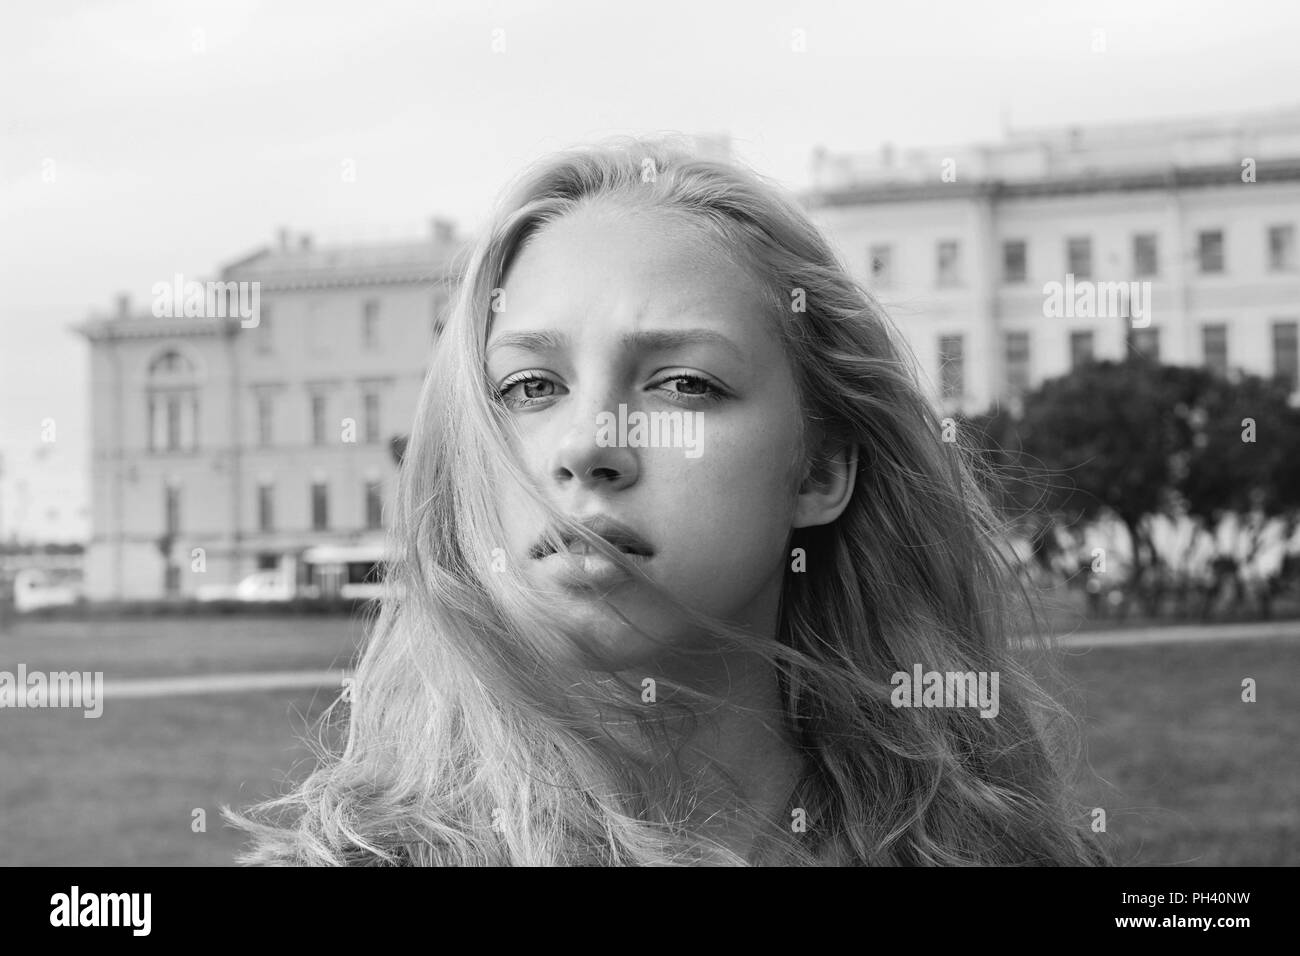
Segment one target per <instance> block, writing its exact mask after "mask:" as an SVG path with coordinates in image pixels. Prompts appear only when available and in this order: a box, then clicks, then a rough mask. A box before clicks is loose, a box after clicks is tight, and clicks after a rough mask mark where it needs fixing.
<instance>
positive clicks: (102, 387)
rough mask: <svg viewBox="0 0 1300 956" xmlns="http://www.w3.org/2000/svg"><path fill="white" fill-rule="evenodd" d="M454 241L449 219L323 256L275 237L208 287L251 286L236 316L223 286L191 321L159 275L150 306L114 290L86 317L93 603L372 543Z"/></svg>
mask: <svg viewBox="0 0 1300 956" xmlns="http://www.w3.org/2000/svg"><path fill="white" fill-rule="evenodd" d="M462 248H463V242H462V240H460V239H458V238H457V237H456V235H455V233H454V231H453V228H452V226H451V225H450V224H449V223H447V222H445V221H443V220H434V222H433V229H432V233H431V235H430V236H429V238H428V239H426V240H422V241H415V242H406V243H384V244H372V245H353V246H346V247H334V248H331V247H321V248H316V247H314V246H313V243H312V242H311V239H310V237H307V236H301V237H297V238H296V241H294V240H293V239H292V237H291V236H290V235H289V233H288V232H287V231H281V234H280V236H279V241H278V243H277V244H275V245H274V246H273V247H269V248H265V249H262V250H259V251H258V252H256V253H254V254H252V255H250V256H248V257H246V258H243V259H241V260H239V261H238V262H235V263H233V264H231V265H229V266H227V267H225V268H224V269H223V270H221V274H220V278H219V280H217V281H219V282H220V283H222V285H221V286H218V287H217V288H218V290H222V289H225V290H229V289H236V288H237V289H238V290H239V292H238V293H236V294H237V295H244V294H245V293H246V292H249V291H251V290H254V289H256V290H257V291H258V298H257V299H255V300H253V301H256V302H258V304H259V308H258V310H257V313H258V314H257V316H256V318H255V319H250V318H247V317H245V316H244V314H243V313H239V314H233V315H232V313H234V312H235V308H234V304H235V302H236V298H235V296H234V295H232V296H231V297H230V299H229V303H230V307H229V308H226V307H225V301H224V300H222V299H220V298H218V299H217V300H215V301H217V302H218V307H217V308H215V309H214V308H213V307H212V305H213V302H214V299H213V298H211V293H210V292H209V298H208V299H207V301H206V303H205V304H204V305H205V307H203V308H201V309H200V308H196V309H195V310H193V311H194V312H200V311H201V312H202V313H203V314H201V315H199V314H191V315H185V314H184V311H185V310H184V309H183V308H182V303H181V296H179V295H178V296H175V297H173V296H172V294H171V291H170V289H169V288H168V287H169V286H170V285H171V283H172V277H166V280H165V281H164V282H161V283H159V284H158V285H157V286H155V287H154V290H153V291H154V301H153V303H152V304H151V306H150V307H149V308H148V309H144V310H136V309H132V307H131V304H130V302H129V301H128V300H126V299H125V298H121V299H120V300H119V302H118V307H117V310H116V312H115V314H112V315H109V316H92V317H91V318H90V319H89V320H88V321H87V322H85V323H84V324H83V325H81V326H80V327H79V331H80V332H81V333H82V334H83V335H84V336H85V337H86V338H87V339H88V340H89V342H90V346H91V360H90V370H91V373H90V374H91V390H90V393H91V394H90V404H91V409H90V411H91V416H90V417H91V448H92V456H91V457H92V461H91V495H92V507H91V514H92V533H91V539H90V543H89V546H88V548H87V553H86V589H87V594H88V596H89V597H90V598H91V599H92V600H96V599H98V600H105V599H113V600H140V599H154V598H160V597H166V596H194V595H199V594H202V593H203V591H204V589H205V588H207V589H208V590H209V591H211V590H213V589H221V588H229V587H232V586H233V585H234V584H235V583H236V582H239V581H241V580H243V579H244V578H246V577H247V576H249V575H251V574H253V573H254V572H256V571H259V570H272V569H282V570H284V571H285V573H286V575H287V576H289V577H290V578H300V577H301V576H302V575H304V574H310V573H311V570H310V568H309V567H307V566H304V565H301V564H299V563H298V562H297V561H296V559H297V558H298V557H300V556H301V555H302V554H303V553H304V552H305V551H307V550H308V549H312V548H320V547H322V546H329V547H332V548H334V549H336V550H337V549H338V548H340V547H346V546H349V545H356V546H373V545H376V544H378V545H379V546H382V541H383V527H384V509H385V507H386V506H387V503H388V501H389V500H390V498H391V494H392V491H393V479H394V477H395V471H396V457H395V455H394V453H393V448H392V444H391V443H392V441H393V440H394V439H395V438H397V437H399V436H403V435H405V434H407V433H408V432H409V428H410V424H411V416H412V415H413V414H414V409H415V407H416V403H417V397H418V394H419V389H420V386H421V383H422V381H423V379H424V376H425V373H426V370H427V367H428V364H429V356H430V351H431V348H432V345H433V343H434V340H435V338H436V336H437V334H438V332H439V330H440V328H441V325H442V322H443V321H444V319H445V313H446V309H447V306H448V303H449V301H450V296H451V292H452V290H453V288H454V284H455V281H456V271H455V270H456V269H457V267H458V260H457V254H458V253H459V252H460V251H461V249H462ZM227 283H229V284H231V285H225V284H227ZM245 283H246V284H247V285H243V284H245ZM175 285H176V287H177V289H178V290H180V289H182V288H187V286H186V285H185V284H184V283H183V282H182V281H181V277H176V283H175ZM203 285H204V286H205V287H207V288H208V289H211V288H212V283H204V284H203ZM223 294H224V293H223ZM173 298H174V300H175V308H174V309H172V310H171V311H172V313H173V314H172V315H171V316H168V315H166V314H163V315H159V312H163V313H166V312H167V311H168V309H167V302H165V301H163V300H167V301H171V300H172V299H173ZM185 298H186V299H188V296H186V297H185ZM247 301H248V300H247V298H246V299H245V302H247ZM188 304H189V303H188V302H186V303H185V305H188ZM299 583H302V582H301V581H300V582H299ZM309 583H311V582H309ZM314 583H317V584H320V583H322V582H314ZM323 583H324V584H325V585H326V588H325V589H326V590H327V591H328V590H329V589H330V588H329V586H328V585H329V583H330V582H323ZM333 583H334V584H335V585H337V582H333Z"/></svg>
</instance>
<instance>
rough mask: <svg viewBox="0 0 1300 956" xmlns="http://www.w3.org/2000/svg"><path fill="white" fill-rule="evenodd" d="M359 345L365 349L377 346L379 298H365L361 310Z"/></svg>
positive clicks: (371, 350) (373, 348) (368, 349)
mask: <svg viewBox="0 0 1300 956" xmlns="http://www.w3.org/2000/svg"><path fill="white" fill-rule="evenodd" d="M361 345H362V347H363V348H365V349H366V351H370V352H373V351H374V350H375V349H377V348H379V300H378V299H367V300H366V304H365V305H364V306H363V307H362V312H361Z"/></svg>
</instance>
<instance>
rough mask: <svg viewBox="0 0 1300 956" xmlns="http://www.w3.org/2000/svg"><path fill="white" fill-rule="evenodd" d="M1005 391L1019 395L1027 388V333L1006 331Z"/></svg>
mask: <svg viewBox="0 0 1300 956" xmlns="http://www.w3.org/2000/svg"><path fill="white" fill-rule="evenodd" d="M1006 361H1007V391H1008V392H1009V393H1010V394H1012V395H1020V394H1022V393H1023V392H1024V391H1025V390H1026V389H1028V388H1029V333H1028V332H1008V333H1007V336H1006Z"/></svg>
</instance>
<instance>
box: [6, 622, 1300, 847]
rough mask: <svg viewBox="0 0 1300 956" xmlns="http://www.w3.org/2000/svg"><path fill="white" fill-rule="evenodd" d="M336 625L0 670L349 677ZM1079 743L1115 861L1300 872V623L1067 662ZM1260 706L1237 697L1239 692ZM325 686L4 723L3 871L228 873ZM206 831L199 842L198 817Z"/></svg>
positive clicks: (128, 703) (55, 641)
mask: <svg viewBox="0 0 1300 956" xmlns="http://www.w3.org/2000/svg"><path fill="white" fill-rule="evenodd" d="M360 634H361V630H360V626H359V625H358V624H356V623H355V622H348V621H346V620H344V619H339V618H299V619H283V618H277V619H265V620H261V621H259V620H256V619H246V618H226V619H206V620H191V619H185V620H175V619H172V620H152V621H141V622H131V621H119V622H108V623H100V624H93V625H90V624H82V623H69V622H40V623H39V624H30V623H29V624H24V625H22V627H21V628H20V629H18V630H16V631H11V632H10V633H8V634H5V635H0V669H10V670H12V669H13V668H14V667H15V666H16V664H17V662H19V661H22V662H23V663H26V664H27V666H28V668H29V669H31V670H37V669H40V670H57V669H71V668H75V669H78V670H103V671H105V674H106V676H109V677H145V676H162V675H165V674H196V673H221V672H231V671H241V670H279V669H290V668H313V669H314V668H330V667H343V666H348V665H349V664H350V662H351V657H352V655H353V652H354V650H355V647H356V643H357V640H358V638H359V637H360ZM1061 671H1062V674H1063V676H1064V678H1065V681H1066V686H1064V687H1063V688H1061V690H1062V691H1063V692H1064V693H1065V695H1066V696H1067V700H1068V702H1069V703H1070V704H1071V706H1072V707H1073V709H1074V710H1075V712H1076V713H1078V714H1079V715H1080V717H1081V719H1082V721H1083V726H1084V729H1085V731H1086V739H1085V750H1084V756H1085V758H1086V761H1087V764H1086V766H1085V768H1084V769H1083V770H1082V772H1081V773H1080V776H1079V782H1078V786H1077V793H1078V798H1079V801H1080V802H1081V803H1083V804H1085V805H1086V806H1087V807H1094V806H1100V807H1103V808H1105V809H1106V811H1107V838H1108V839H1109V840H1111V841H1112V842H1113V847H1114V851H1115V855H1116V858H1117V859H1118V860H1119V861H1121V862H1125V863H1139V864H1154V865H1179V864H1181V865H1189V864H1190V865H1225V864H1289V865H1296V864H1300V799H1298V797H1300V761H1297V759H1296V752H1297V746H1296V742H1297V727H1300V628H1298V629H1297V635H1296V638H1295V639H1282V640H1276V639H1275V640H1260V641H1234V642H1206V643H1195V644H1169V645H1156V646H1147V647H1134V648H1098V649H1093V650H1089V651H1074V652H1071V653H1070V654H1069V655H1068V656H1066V657H1065V658H1063V659H1062V661H1061ZM1244 677H1253V678H1255V680H1256V681H1257V683H1258V703H1254V704H1246V703H1242V702H1241V697H1240V695H1241V680H1242V678H1244ZM332 696H333V692H329V693H327V692H326V691H323V690H316V691H313V690H304V691H299V692H293V693H273V692H262V693H246V694H223V695H212V696H206V695H205V696H193V697H175V698H162V699H154V700H119V701H112V700H110V701H109V702H108V704H107V706H106V707H105V710H104V715H103V716H102V717H101V718H99V719H97V720H87V719H85V718H83V717H82V716H81V712H80V711H79V710H10V709H5V710H0V863H4V864H11V865H12V864H29V865H30V864H35V865H50V864H76V865H105V864H122V865H133V864H163V865H227V864H229V863H231V862H232V858H233V856H234V854H235V852H236V851H237V850H238V848H239V846H240V844H241V837H240V835H239V834H238V833H236V832H234V831H232V830H229V829H227V828H226V827H225V826H224V824H223V822H222V820H221V819H220V815H219V810H218V808H219V806H220V805H221V804H223V803H229V804H231V805H234V806H247V805H248V804H249V803H251V802H253V801H255V800H257V799H259V798H261V797H263V796H267V795H270V794H272V793H275V792H278V791H279V789H280V788H281V786H282V785H283V783H284V781H285V779H286V776H289V777H293V778H297V777H299V776H301V774H302V773H303V772H304V771H305V769H306V766H307V765H306V763H305V760H306V759H307V756H308V751H307V749H306V747H305V746H304V745H303V744H302V743H301V742H300V738H301V737H302V736H303V735H304V734H306V733H307V731H308V727H309V726H310V725H313V724H314V721H315V719H316V718H317V717H318V716H319V714H320V713H321V711H322V710H323V708H324V707H325V706H326V705H328V703H329V702H330V699H331V698H332ZM195 809H202V810H204V811H205V812H206V815H207V830H206V832H202V833H195V832H193V831H192V828H191V821H192V819H193V811H194V810H195Z"/></svg>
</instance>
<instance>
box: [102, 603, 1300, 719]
mask: <svg viewBox="0 0 1300 956" xmlns="http://www.w3.org/2000/svg"><path fill="white" fill-rule="evenodd" d="M1287 637H1289V638H1293V639H1300V621H1266V622H1262V623H1257V624H1211V625H1179V626H1175V627H1155V628H1135V629H1124V630H1114V631H1081V632H1078V633H1075V634H1069V635H1065V636H1062V637H1059V638H1058V639H1057V641H1056V643H1057V645H1058V646H1059V647H1063V648H1071V649H1073V648H1081V647H1143V646H1148V645H1151V644H1178V643H1201V642H1205V641H1255V640H1270V639H1277V638H1287ZM349 676H351V672H350V671H345V670H315V671H258V672H251V673H243V674H201V675H197V676H193V677H154V678H147V679H141V680H122V679H117V680H105V681H104V697H105V698H106V699H111V700H130V699H132V698H137V699H138V698H146V697H181V696H188V695H191V694H238V693H250V692H257V691H268V690H302V689H306V688H324V689H330V690H337V691H341V690H342V688H343V678H345V677H349Z"/></svg>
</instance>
